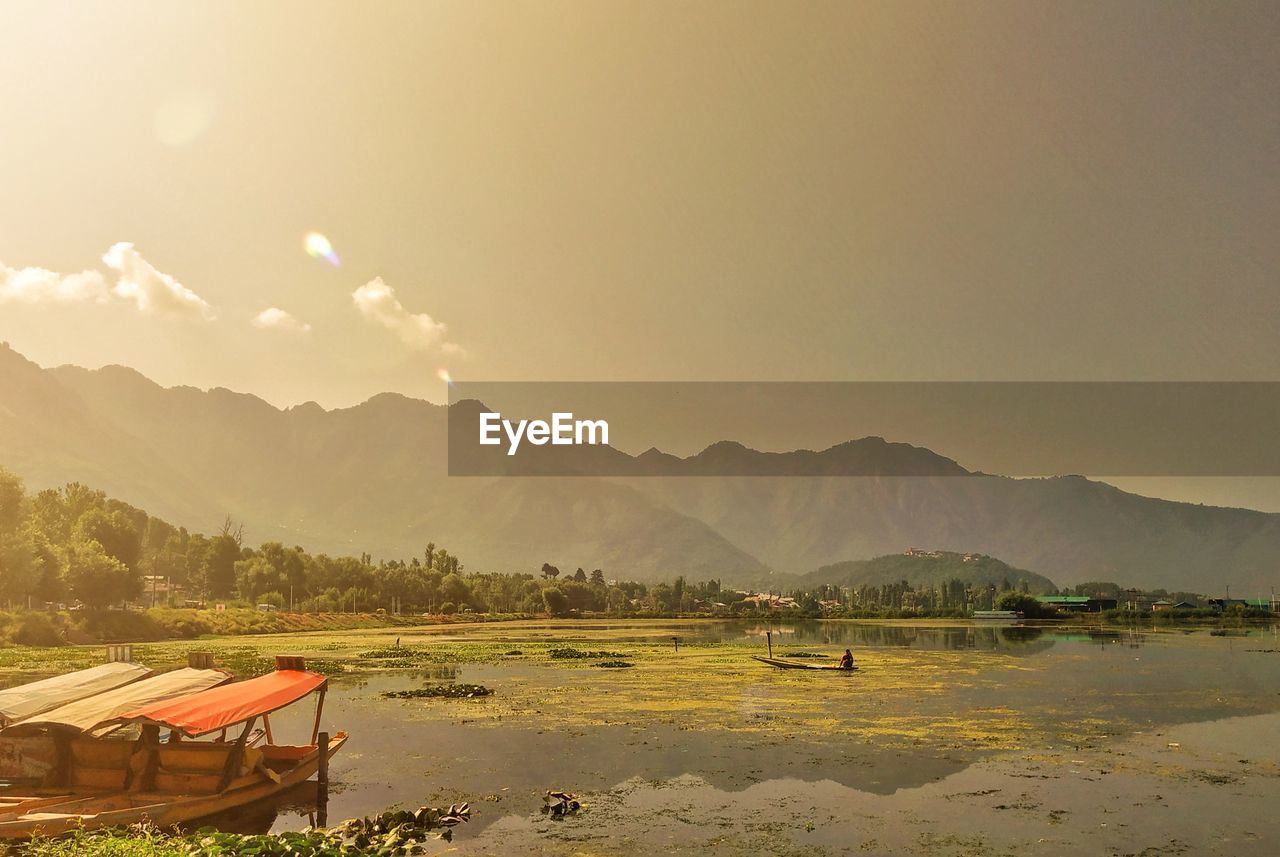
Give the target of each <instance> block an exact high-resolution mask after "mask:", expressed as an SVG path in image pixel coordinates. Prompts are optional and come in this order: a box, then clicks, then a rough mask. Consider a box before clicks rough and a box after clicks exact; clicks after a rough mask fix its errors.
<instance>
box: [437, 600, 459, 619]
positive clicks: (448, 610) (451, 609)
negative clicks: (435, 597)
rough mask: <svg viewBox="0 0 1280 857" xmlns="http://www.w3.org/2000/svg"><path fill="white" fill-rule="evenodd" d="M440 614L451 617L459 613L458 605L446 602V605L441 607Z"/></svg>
mask: <svg viewBox="0 0 1280 857" xmlns="http://www.w3.org/2000/svg"><path fill="white" fill-rule="evenodd" d="M440 612H441V613H443V614H444V615H446V616H449V615H451V614H453V613H457V612H458V605H457V604H454V603H453V602H452V601H446V602H445V603H443V604H441V605H440Z"/></svg>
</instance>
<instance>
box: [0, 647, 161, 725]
mask: <svg viewBox="0 0 1280 857" xmlns="http://www.w3.org/2000/svg"><path fill="white" fill-rule="evenodd" d="M150 675H152V672H151V670H149V669H147V668H146V667H144V666H142V664H131V663H125V662H122V661H116V662H114V663H108V664H99V665H98V666H96V667H89V668H88V669H84V670H76V671H75V672H69V673H65V674H64V675H58V676H54V677H53V678H46V679H42V680H41V681H33V682H31V683H29V684H23V685H19V686H17V687H11V688H8V689H7V690H0V727H6V726H11V725H13V724H14V723H21V722H22V721H23V720H26V719H27V718H29V717H33V716H35V715H37V714H42V713H44V712H46V711H49V710H51V709H54V708H57V707H59V706H61V705H66V704H67V703H69V702H75V701H76V700H77V699H85V698H86V697H90V696H94V695H96V694H99V693H104V692H105V691H108V690H114V689H115V688H117V687H123V686H124V685H127V684H130V683H132V682H135V681H140V680H142V679H144V678H146V677H148V676H150Z"/></svg>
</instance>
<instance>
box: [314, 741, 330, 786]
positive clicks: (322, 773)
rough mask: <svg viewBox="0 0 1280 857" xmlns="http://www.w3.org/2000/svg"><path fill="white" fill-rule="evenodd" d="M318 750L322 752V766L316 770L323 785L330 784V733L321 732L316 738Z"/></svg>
mask: <svg viewBox="0 0 1280 857" xmlns="http://www.w3.org/2000/svg"><path fill="white" fill-rule="evenodd" d="M316 752H318V753H319V754H320V767H319V769H318V770H317V772H316V776H317V778H318V779H319V780H320V785H321V786H322V787H324V786H328V785H329V733H328V732H321V733H320V735H319V737H318V738H317V739H316Z"/></svg>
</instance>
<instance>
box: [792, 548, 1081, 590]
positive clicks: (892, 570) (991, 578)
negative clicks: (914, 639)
mask: <svg viewBox="0 0 1280 857" xmlns="http://www.w3.org/2000/svg"><path fill="white" fill-rule="evenodd" d="M949 580H960V581H963V582H964V583H965V584H966V585H969V586H971V587H973V588H974V589H976V590H983V589H986V588H989V587H994V588H995V589H996V590H997V591H999V590H1002V589H1005V588H1013V589H1020V588H1021V587H1022V586H1026V588H1027V591H1029V592H1031V593H1032V594H1033V595H1043V594H1045V593H1048V592H1054V591H1056V587H1055V586H1054V583H1053V581H1052V580H1050V579H1049V578H1047V577H1044V576H1043V575H1039V574H1036V573H1035V572H1033V571H1027V570H1026V569H1023V568H1014V567H1013V566H1011V565H1009V564H1008V563H1005V562H1003V561H1001V560H998V559H996V558H995V557H992V556H987V555H986V554H974V553H958V552H956V551H937V550H917V549H912V548H908V549H907V550H906V551H903V552H901V553H896V554H887V555H885V556H878V557H873V558H872V559H864V560H850V561H848V562H839V563H834V564H832V565H827V566H823V567H822V568H819V569H818V570H817V571H814V572H812V573H810V574H807V575H805V576H804V577H802V578H801V579H800V583H801V584H802V585H810V586H812V585H817V584H822V583H835V584H838V585H840V586H849V587H853V588H854V589H857V588H858V587H862V586H888V585H892V584H895V583H898V582H900V581H906V582H907V583H910V584H911V585H912V586H919V585H921V584H923V585H925V586H939V585H941V584H943V583H946V582H947V581H949Z"/></svg>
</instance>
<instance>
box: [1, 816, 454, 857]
mask: <svg viewBox="0 0 1280 857" xmlns="http://www.w3.org/2000/svg"><path fill="white" fill-rule="evenodd" d="M470 820H471V807H470V805H469V804H465V803H464V804H461V805H457V804H455V805H451V806H449V807H448V808H446V809H438V808H436V807H428V806H424V807H422V808H421V809H418V810H416V811H409V810H401V811H396V812H384V813H382V814H381V815H374V816H367V817H365V818H353V819H349V820H347V821H344V822H342V823H341V824H339V825H337V826H336V827H331V828H328V829H320V830H304V831H297V832H286V833H263V834H241V833H222V832H220V831H217V830H213V829H210V828H205V829H203V830H200V831H197V832H196V833H192V834H189V835H177V836H169V835H167V834H165V833H163V832H161V831H159V830H157V829H156V828H154V827H150V826H144V825H134V826H132V827H127V828H116V829H112V830H99V831H94V832H85V831H73V832H72V833H71V834H70V836H69V838H68V839H46V838H43V837H37V838H35V839H33V840H32V841H31V842H30V843H29V844H28V845H27V846H26V848H25V852H24V853H28V854H32V855H39V857H43V855H50V857H54V855H57V857H63V855H67V854H139V855H141V854H153V855H184V857H215V855H216V857H248V855H254V857H276V855H279V857H284V855H288V857H358V855H368V854H388V855H390V854H420V853H423V852H424V851H425V850H426V844H427V842H429V841H431V840H436V839H443V840H445V841H450V840H452V839H453V828H454V827H456V826H457V825H459V824H461V823H463V822H466V821H470Z"/></svg>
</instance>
